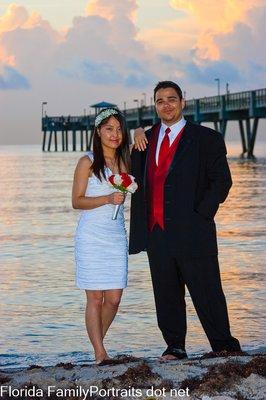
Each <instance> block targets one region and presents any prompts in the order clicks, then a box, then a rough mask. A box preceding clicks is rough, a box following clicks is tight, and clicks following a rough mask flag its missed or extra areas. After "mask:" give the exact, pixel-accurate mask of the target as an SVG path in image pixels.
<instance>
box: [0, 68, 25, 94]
mask: <svg viewBox="0 0 266 400" xmlns="http://www.w3.org/2000/svg"><path fill="white" fill-rule="evenodd" d="M18 89H24V90H25V89H26V90H27V89H30V84H29V81H28V79H27V78H26V77H25V76H23V75H22V74H20V73H19V72H18V71H17V70H16V69H15V68H13V67H10V66H5V67H4V70H3V74H0V90H18Z"/></svg>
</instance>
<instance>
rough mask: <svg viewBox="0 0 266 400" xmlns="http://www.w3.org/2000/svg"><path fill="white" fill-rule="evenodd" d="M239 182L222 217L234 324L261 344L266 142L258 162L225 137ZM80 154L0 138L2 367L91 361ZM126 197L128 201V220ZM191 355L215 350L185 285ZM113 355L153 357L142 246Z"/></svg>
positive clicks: (253, 346) (111, 345)
mask: <svg viewBox="0 0 266 400" xmlns="http://www.w3.org/2000/svg"><path fill="white" fill-rule="evenodd" d="M227 147H228V154H229V163H230V168H231V172H232V177H233V182H234V184H233V187H232V189H231V191H230V195H229V197H228V199H227V201H226V202H225V203H224V204H223V205H222V206H221V207H220V210H219V212H218V215H217V218H216V223H217V229H218V238H219V250H220V269H221V275H222V282H223V289H224V292H225V295H226V299H227V303H228V310H229V316H230V322H231V331H232V334H233V335H234V336H236V337H237V338H238V339H239V340H240V342H241V344H242V347H243V349H244V350H247V351H252V352H257V351H264V350H265V347H264V345H265V332H266V326H265V312H264V311H265V291H264V290H265V268H264V267H265V260H266V243H265V230H266V229H265V222H264V219H265V209H266V196H265V194H266V193H265V192H266V145H265V143H263V142H262V143H257V144H256V149H255V150H256V151H255V154H256V155H257V159H256V161H252V160H243V159H240V158H239V157H238V155H239V153H240V146H239V144H237V143H233V142H232V143H227ZM81 155H82V154H81V153H79V152H76V153H73V152H69V153H60V152H58V153H54V152H51V153H42V152H41V149H40V146H1V147H0V166H1V169H0V190H1V202H0V215H1V219H0V225H1V231H0V243H1V254H0V258H1V275H0V289H1V290H0V326H1V329H0V367H1V366H2V367H3V366H4V367H10V368H11V367H23V366H29V365H31V364H39V365H52V364H55V363H58V362H73V363H84V362H91V361H93V352H92V348H91V345H90V343H89V341H88V338H87V334H86V330H85V325H84V309H85V293H84V291H81V290H79V289H77V288H76V287H75V263H74V252H73V245H74V243H73V236H74V232H75V228H76V224H77V220H78V217H79V211H78V210H73V209H72V207H71V187H72V179H73V172H74V169H75V165H76V163H77V161H78V159H79V158H80V157H81ZM129 206H130V202H129V198H128V199H127V201H126V204H125V210H126V213H125V216H126V226H127V228H128V225H129ZM186 300H187V315H188V335H187V351H188V353H189V355H190V356H193V355H198V354H201V353H203V352H207V351H210V347H209V344H208V341H207V338H206V336H205V334H204V332H203V330H202V327H201V325H200V323H199V320H198V317H197V315H196V313H195V310H194V307H193V305H192V302H191V299H190V297H189V293H188V292H187V293H186ZM106 347H107V349H108V350H109V353H110V355H111V356H114V355H117V354H129V355H133V356H136V357H157V356H158V355H160V354H161V353H162V351H163V350H164V349H165V344H164V342H163V339H162V337H161V334H160V332H159V330H158V328H157V322H156V314H155V308H154V300H153V293H152V287H151V279H150V273H149V268H148V261H147V256H146V254H145V253H141V254H137V255H133V256H130V257H129V285H128V288H127V289H126V290H125V291H124V295H123V299H122V303H121V306H120V309H119V312H118V315H117V317H116V319H115V321H114V322H113V325H112V326H111V329H110V331H109V333H108V335H107V338H106Z"/></svg>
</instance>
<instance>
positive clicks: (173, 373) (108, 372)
mask: <svg viewBox="0 0 266 400" xmlns="http://www.w3.org/2000/svg"><path fill="white" fill-rule="evenodd" d="M265 375H266V356H265V355H262V354H257V355H247V354H246V355H244V354H243V355H241V356H240V355H233V354H232V355H228V354H226V353H224V354H220V356H219V357H217V355H216V356H215V357H214V355H213V354H212V353H207V354H205V355H203V356H202V357H199V358H194V359H188V360H182V361H170V362H169V361H168V362H165V361H160V360H154V359H153V360H151V359H137V358H134V357H130V356H120V357H117V358H115V359H113V360H112V361H111V363H110V365H102V366H101V365H99V366H98V365H88V364H83V365H75V364H71V363H59V364H57V365H55V366H50V367H42V366H38V365H32V366H30V367H28V368H26V369H18V370H13V371H10V370H5V371H4V370H2V371H0V382H1V389H0V390H1V393H0V398H3V399H10V398H18V396H19V398H20V399H21V400H24V399H30V398H34V399H37V398H41V399H45V400H46V399H57V398H63V399H71V400H74V399H77V400H80V399H83V400H86V399H89V398H93V399H115V398H117V399H123V398H124V399H136V398H138V399H174V398H176V399H181V398H183V399H186V398H189V399H193V400H194V399H195V400H196V399H202V400H233V399H238V400H250V399H254V400H265V398H266V381H265Z"/></svg>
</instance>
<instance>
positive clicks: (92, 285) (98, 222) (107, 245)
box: [75, 152, 128, 290]
mask: <svg viewBox="0 0 266 400" xmlns="http://www.w3.org/2000/svg"><path fill="white" fill-rule="evenodd" d="M86 155H87V156H88V157H90V159H91V160H93V153H92V152H87V153H86ZM105 173H106V177H108V176H110V175H112V172H111V170H110V169H109V168H108V167H106V168H105ZM114 191H115V189H113V188H112V187H111V186H109V184H108V182H107V181H106V180H105V179H104V177H103V178H102V181H100V180H99V179H98V178H97V177H96V176H95V175H94V174H92V176H91V177H89V179H88V186H87V189H86V193H85V196H88V197H89V196H92V197H94V196H95V197H96V196H103V195H107V194H111V193H113V192H114ZM114 209H115V205H113V204H106V205H103V206H100V207H97V208H94V209H92V210H83V211H82V212H81V215H80V218H79V221H78V226H77V229H76V233H75V260H76V284H77V286H78V288H80V289H88V290H108V289H124V288H125V287H126V286H127V272H128V242H127V234H126V228H125V219H124V205H121V206H120V209H119V212H118V216H117V219H116V220H112V215H113V212H114Z"/></svg>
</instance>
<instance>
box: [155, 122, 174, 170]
mask: <svg viewBox="0 0 266 400" xmlns="http://www.w3.org/2000/svg"><path fill="white" fill-rule="evenodd" d="M170 132H171V129H170V128H169V127H168V128H166V129H165V134H164V137H163V141H162V143H161V147H160V151H159V157H158V166H159V165H161V163H162V161H163V160H165V158H166V156H167V154H168V151H169V147H170V140H169V133H170Z"/></svg>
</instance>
